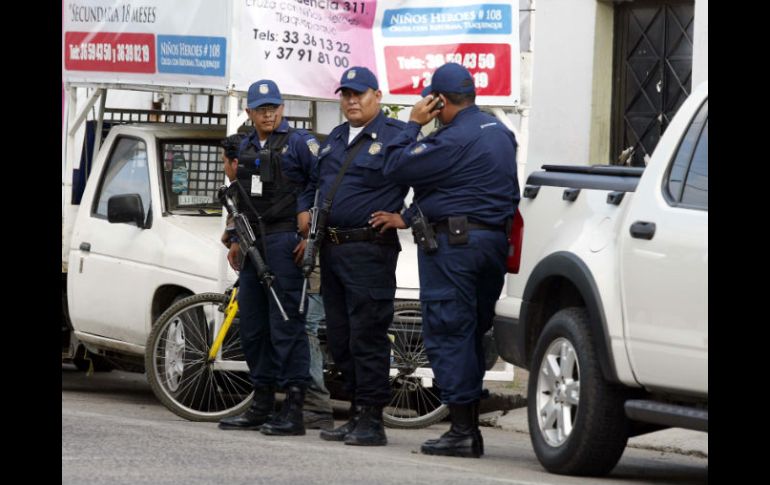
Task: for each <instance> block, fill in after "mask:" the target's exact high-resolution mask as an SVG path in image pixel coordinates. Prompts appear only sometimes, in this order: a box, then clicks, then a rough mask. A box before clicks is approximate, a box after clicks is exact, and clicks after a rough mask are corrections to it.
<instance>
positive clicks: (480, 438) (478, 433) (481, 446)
mask: <svg viewBox="0 0 770 485" xmlns="http://www.w3.org/2000/svg"><path fill="white" fill-rule="evenodd" d="M480 405H481V401H473V402H472V403H471V406H472V407H473V409H472V410H471V412H472V413H473V424H474V428H475V433H476V439H477V440H478V442H479V450H481V454H482V455H483V454H484V437H483V436H481V427H480V426H479V407H480ZM450 431H451V429H450ZM450 431H447V432H446V433H444V434H442V435H441V438H443V437H444V436H448V435H449V433H450ZM441 438H431V439H429V440H426V441H425V443H424V444H426V445H435V444H436V443H438V442H439V440H440V439H441Z"/></svg>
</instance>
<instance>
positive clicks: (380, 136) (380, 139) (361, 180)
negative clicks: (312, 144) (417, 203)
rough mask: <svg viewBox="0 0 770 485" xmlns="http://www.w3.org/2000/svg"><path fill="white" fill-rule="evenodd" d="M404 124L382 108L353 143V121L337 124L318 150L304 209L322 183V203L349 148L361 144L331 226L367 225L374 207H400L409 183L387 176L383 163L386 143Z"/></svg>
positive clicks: (394, 209) (340, 191)
mask: <svg viewBox="0 0 770 485" xmlns="http://www.w3.org/2000/svg"><path fill="white" fill-rule="evenodd" d="M404 126H405V123H404V122H403V121H399V120H395V119H392V118H388V117H387V116H385V114H384V113H382V112H380V113H379V114H378V115H377V116H376V117H375V118H374V119H373V120H372V121H371V122H370V123H369V124H368V125H366V127H364V129H363V130H362V131H361V133H359V134H358V136H357V137H356V138H355V139H354V140H352V143H351V144H350V145H348V135H349V133H350V125H349V124H348V123H343V124H341V125H339V126H337V127H336V128H334V130H332V132H331V133H330V134H329V137H328V138H327V139H326V142H325V143H324V145H323V146H322V147H321V151H320V152H319V153H318V166H317V169H316V170H314V174H313V177H312V180H311V183H310V185H309V186H308V188H307V190H306V191H305V193H304V194H303V196H302V200H303V201H305V202H306V206H305V209H309V208H310V207H311V206H312V203H313V197H314V196H315V189H316V186H319V187H320V191H319V197H318V206H319V207H322V206H323V201H324V199H325V197H326V194H328V193H329V191H330V190H331V188H332V185H333V184H334V180H335V179H336V178H337V173H338V172H339V171H340V168H342V164H343V163H344V162H345V160H346V158H347V156H348V154H349V153H350V150H355V149H356V146H357V144H362V146H361V148H359V149H358V151H357V153H356V156H355V158H353V161H352V162H351V163H350V166H349V167H348V170H347V171H346V172H345V175H344V177H343V178H342V181H341V182H340V186H339V188H338V189H337V193H336V194H335V196H334V199H333V201H332V209H331V213H330V214H329V219H328V222H327V224H328V226H330V227H346V228H354V227H364V226H367V225H369V219H370V218H371V215H372V213H373V212H375V211H378V210H384V211H388V212H399V211H401V208H402V207H403V205H404V197H405V196H406V193H407V192H408V190H409V187H408V186H406V185H399V184H397V183H394V182H391V181H388V180H386V179H385V177H383V174H382V167H383V164H384V162H385V159H384V154H385V146H386V145H387V144H388V143H389V142H391V141H392V140H393V139H394V138H395V137H396V135H398V134H399V133H401V132H402V131H403V129H404ZM307 201H309V203H307Z"/></svg>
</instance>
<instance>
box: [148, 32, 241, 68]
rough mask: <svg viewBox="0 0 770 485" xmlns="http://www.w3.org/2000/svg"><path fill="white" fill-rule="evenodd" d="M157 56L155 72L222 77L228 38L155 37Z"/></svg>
mask: <svg viewBox="0 0 770 485" xmlns="http://www.w3.org/2000/svg"><path fill="white" fill-rule="evenodd" d="M157 55H158V72H168V73H175V74H195V75H199V76H220V77H224V75H225V64H226V60H227V39H225V38H224V37H199V36H181V35H158V49H157Z"/></svg>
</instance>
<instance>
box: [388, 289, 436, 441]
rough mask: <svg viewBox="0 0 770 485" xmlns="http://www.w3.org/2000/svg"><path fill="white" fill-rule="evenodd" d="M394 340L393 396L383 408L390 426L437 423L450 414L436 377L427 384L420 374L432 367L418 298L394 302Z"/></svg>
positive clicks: (391, 362) (391, 386) (413, 426)
mask: <svg viewBox="0 0 770 485" xmlns="http://www.w3.org/2000/svg"><path fill="white" fill-rule="evenodd" d="M388 337H389V338H390V340H391V352H390V388H391V396H392V397H391V400H390V403H389V404H388V405H387V406H385V408H384V409H383V412H382V419H383V421H384V423H385V425H386V426H388V427H389V428H424V427H426V426H430V425H431V424H434V423H438V422H439V421H441V420H442V419H444V418H445V417H447V415H448V414H449V408H447V406H446V405H445V404H441V400H440V399H439V397H440V392H439V389H438V388H437V387H436V385H435V384H436V381H435V380H434V379H430V380H429V382H430V383H431V385H425V383H426V379H423V378H422V377H421V376H420V375H419V374H421V373H422V372H423V371H425V370H426V369H429V368H430V364H429V363H428V354H427V353H426V351H425V344H424V343H423V341H422V311H421V309H420V302H419V301H398V302H396V303H395V306H394V312H393V322H392V323H391V324H390V328H389V329H388Z"/></svg>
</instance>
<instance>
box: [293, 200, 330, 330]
mask: <svg viewBox="0 0 770 485" xmlns="http://www.w3.org/2000/svg"><path fill="white" fill-rule="evenodd" d="M330 205H331V204H326V203H324V206H323V207H321V208H319V207H318V190H316V192H315V205H313V207H312V208H311V209H310V232H309V233H308V235H307V245H306V246H305V254H304V256H303V257H302V274H303V275H304V276H305V281H303V283H302V297H301V298H300V300H299V301H300V303H299V313H300V315H303V314H304V313H305V296H306V295H307V288H308V285H309V283H308V279H309V278H310V274H311V273H312V272H313V269H315V260H316V255H317V254H318V249H319V248H320V246H321V242H323V239H324V237H325V236H326V220H327V219H328V217H329V208H330V207H329V206H330Z"/></svg>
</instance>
